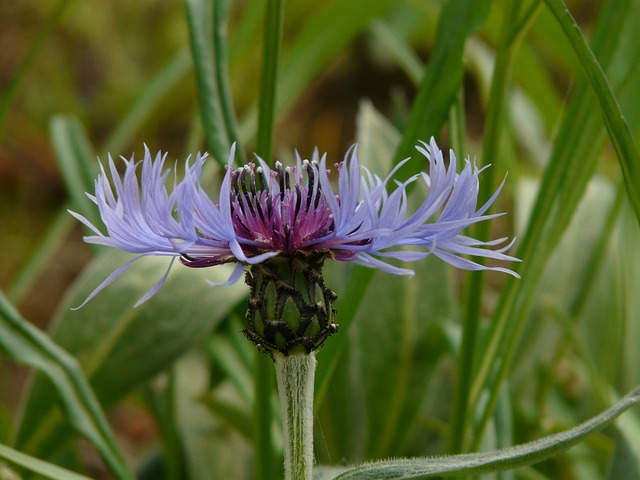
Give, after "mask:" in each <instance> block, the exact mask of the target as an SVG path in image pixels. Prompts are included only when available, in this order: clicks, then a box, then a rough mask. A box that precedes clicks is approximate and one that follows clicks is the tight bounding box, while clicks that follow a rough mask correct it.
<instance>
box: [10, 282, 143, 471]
mask: <svg viewBox="0 0 640 480" xmlns="http://www.w3.org/2000/svg"><path fill="white" fill-rule="evenodd" d="M0 349H1V350H2V351H3V352H4V353H6V354H7V355H8V356H9V357H10V358H12V359H14V360H15V361H17V362H20V363H24V364H27V365H30V366H32V367H34V368H36V369H38V371H39V372H41V375H44V376H46V378H47V379H48V380H49V381H50V382H51V383H47V384H46V385H47V387H48V390H49V392H48V395H47V397H46V398H44V399H41V401H44V402H46V403H47V404H48V405H49V407H50V408H52V407H53V402H51V399H52V398H57V397H59V399H60V402H61V404H62V408H63V410H64V412H65V415H66V417H67V419H68V421H69V422H70V423H71V425H73V427H74V428H76V429H77V430H78V431H79V432H81V433H82V434H83V435H85V436H86V437H87V438H88V439H89V440H90V441H91V442H92V443H93V444H94V445H95V447H96V448H97V450H98V451H99V452H100V454H101V455H102V458H103V459H104V461H105V463H106V464H107V465H108V466H109V468H110V469H111V470H112V472H113V473H114V474H115V475H117V476H118V478H122V479H126V478H133V475H132V473H131V472H130V470H129V469H128V467H127V465H126V463H125V461H124V459H123V458H122V455H121V454H120V451H119V450H118V447H117V445H116V442H115V439H114V437H113V434H112V432H111V430H110V429H109V425H108V423H107V420H106V418H105V416H104V414H103V413H102V409H101V408H100V404H99V403H98V401H97V400H96V398H95V396H94V394H93V392H92V391H91V388H90V387H89V384H88V383H87V381H86V379H85V377H84V375H83V374H82V370H81V369H80V366H79V365H78V362H77V361H76V360H75V359H74V358H73V357H72V356H70V355H69V354H68V353H67V352H66V351H64V350H63V349H62V348H60V347H59V346H58V345H56V344H55V343H54V342H52V341H51V339H50V338H49V337H48V336H47V335H46V334H45V333H43V332H41V331H40V330H38V329H37V328H36V327H34V326H33V325H31V324H30V323H28V322H27V321H26V320H25V319H23V318H22V317H21V316H20V315H19V314H18V312H17V311H16V310H15V309H14V308H13V306H12V305H11V304H10V303H9V302H8V301H7V299H6V298H5V297H4V295H3V294H2V293H1V292H0ZM42 378H43V377H41V379H42ZM43 383H44V382H43ZM52 388H53V389H55V390H54V391H53V392H52V391H51V390H52Z"/></svg>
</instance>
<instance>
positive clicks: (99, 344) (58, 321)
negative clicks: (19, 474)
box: [16, 251, 245, 458]
mask: <svg viewBox="0 0 640 480" xmlns="http://www.w3.org/2000/svg"><path fill="white" fill-rule="evenodd" d="M130 258H131V255H130V254H126V253H124V252H119V251H110V252H106V254H104V255H99V256H97V257H96V258H95V259H94V260H93V261H92V262H91V263H90V264H89V265H88V267H87V268H86V269H85V271H84V272H83V274H82V275H81V276H80V277H79V278H78V279H77V281H76V282H75V284H74V285H73V286H72V288H71V289H70V290H69V292H68V294H67V295H66V297H65V298H64V300H63V302H62V303H61V304H60V305H59V307H58V311H57V314H56V315H55V316H54V319H53V322H52V325H53V326H52V332H51V336H52V338H53V339H54V340H55V342H56V343H57V344H58V345H60V346H62V347H63V348H64V349H65V350H66V351H68V352H71V353H72V354H73V355H74V356H75V357H76V358H77V359H78V361H79V362H81V364H82V367H83V371H84V375H86V378H87V379H88V380H89V381H90V382H91V386H92V388H93V391H94V394H95V396H96V397H97V398H98V399H99V400H100V402H101V403H102V404H103V405H105V406H109V405H113V404H114V403H115V402H117V401H118V400H119V399H121V398H122V397H123V396H124V395H126V394H127V393H129V392H131V391H132V390H133V389H135V388H137V387H138V386H140V385H141V384H143V383H144V382H146V381H148V380H150V379H151V378H152V377H153V376H155V375H157V374H158V373H160V372H162V371H163V370H165V369H166V368H168V367H169V366H170V365H171V364H172V363H173V362H174V361H175V359H176V358H178V357H179V356H180V355H182V354H183V353H184V352H185V351H187V350H189V349H190V348H192V347H193V346H194V345H195V344H197V343H198V342H201V341H202V338H203V337H204V336H206V335H207V334H209V333H210V332H212V331H213V330H214V329H215V328H216V327H217V325H219V323H220V322H221V321H222V320H223V318H224V317H225V316H226V315H227V314H228V313H229V311H230V310H231V309H232V308H234V307H235V306H236V304H237V303H238V302H240V301H242V300H243V298H244V295H245V293H244V289H243V287H242V285H239V284H238V285H234V286H229V287H224V288H217V289H213V288H211V287H210V286H209V285H208V284H207V282H206V280H212V281H216V280H217V281H223V280H224V279H226V278H228V275H229V269H228V268H227V267H221V268H217V269H214V270H208V271H204V270H202V271H199V270H193V269H187V268H184V267H183V268H179V267H174V269H173V270H172V271H171V274H170V275H169V276H168V278H167V280H166V283H165V285H164V289H163V290H161V292H159V293H158V295H156V296H155V297H154V298H152V299H150V300H149V301H148V302H146V303H145V304H144V305H141V306H140V307H138V308H132V305H133V304H134V303H135V302H136V301H137V300H138V299H139V298H140V297H141V296H142V295H143V294H144V293H145V292H146V291H147V290H148V289H149V288H150V287H151V286H152V285H154V284H155V283H156V281H157V280H158V278H160V277H161V276H162V275H163V274H164V273H165V272H166V269H167V266H168V262H167V259H164V258H155V257H153V258H146V259H143V260H142V261H138V262H137V263H135V264H133V265H132V266H131V267H130V268H129V270H128V271H127V272H126V274H125V275H124V276H123V277H122V278H120V279H118V281H117V282H114V283H113V284H112V285H110V286H109V288H108V289H107V290H105V291H104V292H102V293H101V294H100V295H98V296H97V297H96V298H94V299H93V300H92V301H91V302H89V303H88V304H87V305H85V306H84V307H83V308H81V309H79V310H76V311H72V310H70V307H75V306H77V305H79V304H81V303H82V301H83V300H84V299H86V298H87V296H88V295H89V293H90V292H91V291H92V290H93V289H94V288H95V286H96V285H99V284H100V282H101V281H103V280H104V279H105V278H106V277H107V276H108V275H109V274H110V273H111V272H113V270H114V268H115V267H116V266H118V265H121V264H122V263H123V262H124V260H126V259H130ZM225 275H226V276H225ZM223 277H224V278H223ZM167 292H170V293H171V295H168V294H167ZM141 332H144V333H141ZM52 394H53V393H52V390H51V386H50V385H49V383H48V382H46V379H45V378H43V377H42V376H41V375H36V376H34V379H33V382H32V383H31V386H30V389H29V390H28V391H27V395H26V396H25V400H24V406H23V409H22V410H23V415H22V421H21V422H20V424H19V428H18V430H17V435H16V447H17V448H20V449H21V450H23V451H26V452H29V453H33V454H36V455H37V456H39V457H41V458H45V457H47V456H48V455H50V454H51V453H52V452H55V451H56V449H57V448H59V447H60V445H61V444H62V443H63V442H64V440H66V439H67V438H69V434H68V433H69V432H66V431H65V429H64V427H65V425H64V423H63V422H62V421H61V419H60V418H59V416H56V410H55V408H54V407H55V405H54V404H52V403H51V402H50V401H49V400H48V399H49V398H51V395H52Z"/></svg>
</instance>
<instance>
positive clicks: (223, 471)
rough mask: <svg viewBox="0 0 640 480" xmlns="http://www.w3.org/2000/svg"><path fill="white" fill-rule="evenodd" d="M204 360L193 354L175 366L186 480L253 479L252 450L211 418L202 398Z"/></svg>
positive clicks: (205, 380)
mask: <svg viewBox="0 0 640 480" xmlns="http://www.w3.org/2000/svg"><path fill="white" fill-rule="evenodd" d="M204 360H205V359H204V358H203V357H202V356H201V355H198V354H196V353H195V352H193V353H189V354H187V355H185V356H184V357H183V358H181V359H180V360H178V362H177V363H176V382H177V383H176V387H177V388H176V394H177V398H176V401H177V407H176V414H177V418H178V422H177V423H178V427H179V429H180V435H181V437H182V442H183V444H184V446H185V456H186V458H187V467H188V472H189V476H188V478H189V479H190V480H211V479H213V478H229V479H243V478H253V477H254V473H255V472H253V465H254V458H253V450H252V448H251V446H250V445H249V444H248V443H247V441H246V440H245V439H244V438H243V437H242V436H241V435H240V434H239V433H238V432H237V431H236V430H235V429H231V428H227V426H226V425H225V424H224V422H222V421H220V420H218V419H217V418H216V417H214V416H213V415H211V412H210V411H209V410H208V408H207V405H206V403H205V401H204V400H203V398H205V396H206V395H207V392H208V389H209V370H208V366H207V363H206V362H205V361H204Z"/></svg>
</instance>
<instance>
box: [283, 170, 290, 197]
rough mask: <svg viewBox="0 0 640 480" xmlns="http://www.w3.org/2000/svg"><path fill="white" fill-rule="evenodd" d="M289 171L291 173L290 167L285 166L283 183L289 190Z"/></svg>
mask: <svg viewBox="0 0 640 480" xmlns="http://www.w3.org/2000/svg"><path fill="white" fill-rule="evenodd" d="M290 173H291V167H287V168H285V174H284V181H285V185H286V187H287V190H289V191H291V178H290Z"/></svg>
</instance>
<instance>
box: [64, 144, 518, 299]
mask: <svg viewBox="0 0 640 480" xmlns="http://www.w3.org/2000/svg"><path fill="white" fill-rule="evenodd" d="M416 148H417V150H418V152H420V153H421V154H422V155H424V156H425V157H426V158H427V159H428V161H429V173H428V174H427V173H420V174H417V175H414V176H412V177H411V178H409V179H408V180H406V181H404V182H399V181H394V182H393V183H395V185H394V186H393V187H395V188H392V186H391V185H390V183H392V178H393V175H394V174H395V173H396V171H397V170H398V169H399V168H400V167H401V166H402V165H404V164H405V163H406V162H407V161H409V159H406V160H404V161H402V162H400V163H399V164H398V165H397V166H396V167H395V168H394V169H393V171H392V172H391V173H390V174H389V175H388V176H387V177H386V178H384V179H381V178H380V177H378V176H377V175H375V174H373V173H371V172H369V171H368V170H367V169H366V168H365V167H362V166H361V165H360V163H359V161H358V156H357V147H356V146H354V147H352V148H351V149H350V150H349V151H348V152H347V154H346V155H345V158H344V160H343V161H342V162H341V163H339V164H336V165H335V168H336V169H337V171H338V172H337V173H338V183H337V186H336V187H334V186H332V184H331V182H330V180H329V173H330V171H329V170H328V168H327V160H326V155H323V156H322V157H320V156H319V154H318V152H317V150H316V151H315V152H314V153H313V155H312V157H311V160H302V159H301V158H300V156H299V155H296V165H294V166H291V167H283V166H282V165H281V164H280V163H279V162H277V163H276V165H275V169H270V168H269V166H268V165H266V164H265V163H264V162H263V161H262V160H261V159H260V158H257V164H255V163H249V164H248V165H245V166H244V167H241V168H238V169H234V168H233V167H232V164H233V160H234V156H235V146H234V147H232V148H231V152H230V154H229V162H228V167H227V171H226V175H225V177H224V179H223V181H222V185H221V187H220V192H219V194H218V200H217V201H214V200H213V199H212V198H211V197H210V196H209V195H208V193H207V191H206V190H205V188H204V187H203V186H202V185H201V183H200V178H201V174H202V167H203V164H204V162H205V158H206V155H200V154H198V155H197V156H196V159H195V162H194V163H193V164H190V163H189V160H187V162H186V164H185V173H184V178H183V179H182V180H181V181H174V184H173V188H172V189H171V191H168V190H167V186H166V183H167V177H168V175H169V173H170V171H169V169H165V167H164V164H165V159H166V154H165V155H162V154H161V153H158V154H157V155H156V157H155V159H154V158H152V156H151V154H150V153H149V150H148V149H146V148H145V156H144V160H143V161H142V162H141V163H142V168H141V169H139V168H138V167H139V163H140V162H138V163H136V162H134V160H133V158H132V159H131V160H126V159H124V162H125V171H124V174H123V175H122V176H121V175H120V174H119V173H118V171H117V170H116V167H115V165H114V162H113V159H112V158H111V157H109V174H107V172H106V171H105V169H104V167H102V166H101V173H100V175H99V176H98V178H97V180H96V191H95V196H93V195H88V196H89V198H90V199H91V200H92V201H93V202H95V203H96V205H98V209H99V211H100V216H101V217H102V220H103V222H104V224H105V226H106V231H107V233H106V234H104V233H102V232H101V231H100V229H98V228H97V227H96V226H95V225H93V224H92V223H91V222H90V221H89V220H87V219H86V218H85V217H83V216H82V215H80V214H78V213H75V212H71V214H72V215H73V216H75V217H76V218H77V219H78V220H80V221H81V222H82V223H84V224H85V225H86V226H87V227H89V228H90V229H91V230H92V231H94V232H95V235H92V236H87V237H85V238H84V240H85V241H86V242H88V243H95V244H99V245H107V246H110V247H115V248H119V249H121V250H124V251H127V252H130V253H134V254H136V256H135V257H134V258H132V259H131V260H129V261H128V262H127V263H125V264H124V265H123V266H121V267H120V268H119V269H117V270H116V271H115V272H113V273H112V274H111V275H110V276H109V277H108V278H107V279H106V280H105V281H104V282H103V283H102V284H101V285H100V286H98V288H96V289H95V290H94V291H93V292H92V293H91V295H90V296H89V297H88V298H87V300H86V301H85V303H86V302H87V301H89V300H90V299H91V298H93V297H94V296H95V295H96V294H97V293H98V292H99V291H100V290H102V289H103V288H104V287H106V286H107V285H108V284H110V283H111V282H112V281H114V280H115V279H116V278H117V277H119V276H120V275H121V274H122V273H124V271H125V270H126V269H127V268H128V267H129V266H130V265H131V264H132V263H133V262H135V261H136V260H138V259H139V258H141V257H143V256H146V255H165V256H168V257H172V261H171V263H170V265H169V269H170V268H171V265H173V260H175V258H178V259H179V260H180V262H181V263H182V264H183V265H185V266H187V267H194V268H200V267H212V266H216V265H221V264H224V263H235V264H237V266H236V268H235V270H234V271H233V273H232V275H231V277H230V278H229V280H228V281H227V282H225V284H230V283H234V282H236V281H237V280H238V279H239V278H240V277H241V275H242V273H243V271H244V269H245V266H247V265H255V264H258V263H261V262H265V261H267V260H268V259H270V258H272V257H275V256H295V255H304V254H311V253H315V254H317V253H320V254H322V255H323V256H324V257H325V258H329V259H334V260H339V261H350V262H355V263H358V264H360V265H364V266H367V267H373V268H379V269H381V270H384V271H386V272H389V273H393V274H398V275H413V271H412V270H409V269H407V268H401V267H398V266H395V265H392V264H391V263H389V262H388V260H389V259H396V260H401V261H405V262H413V261H417V260H420V259H423V258H425V257H426V256H427V255H430V254H433V255H436V256H437V257H439V258H441V259H443V260H444V261H446V262H448V263H450V264H451V265H453V266H455V267H458V268H462V269H465V270H485V269H486V270H498V271H502V272H506V273H510V274H512V275H514V276H518V275H517V274H516V273H514V272H513V271H511V270H509V269H507V268H503V267H495V266H492V267H487V266H484V265H481V264H479V263H476V262H474V261H472V260H470V259H468V258H466V257H467V256H477V257H486V258H491V259H494V260H500V261H518V259H516V258H514V257H511V256H509V255H507V254H505V253H504V252H505V251H506V250H507V249H508V248H509V247H510V246H511V245H512V243H513V242H511V243H509V244H507V245H506V246H503V247H501V248H499V249H497V250H492V249H490V248H487V247H493V246H495V245H498V244H502V243H504V242H505V241H506V238H501V239H498V240H494V241H490V242H482V241H479V240H476V239H473V238H471V237H468V236H465V235H463V234H462V233H461V232H462V231H463V230H464V229H465V228H467V227H468V226H470V225H472V224H474V223H476V222H480V221H483V220H488V219H490V218H494V217H497V216H499V215H502V214H500V213H498V214H490V215H488V214H486V212H487V210H488V208H489V207H490V206H491V204H492V203H493V202H494V201H495V199H496V197H497V196H498V194H499V192H500V190H501V188H502V185H500V187H499V188H498V190H497V191H496V192H495V193H494V194H493V196H492V197H491V198H490V199H489V201H488V202H487V203H485V204H484V205H482V206H481V207H480V208H477V200H478V188H479V180H478V176H479V174H480V170H478V169H477V168H476V167H475V166H473V165H472V164H471V163H470V162H469V160H467V161H466V162H465V165H464V168H463V169H462V171H461V172H460V173H457V172H456V157H455V154H454V153H453V152H452V151H451V152H450V161H449V165H448V166H447V165H445V161H444V158H443V156H442V152H441V150H440V149H439V148H438V146H437V145H436V143H435V141H434V140H433V139H431V142H430V143H428V144H427V143H424V142H422V145H421V146H418V147H416ZM139 170H140V175H138V172H139ZM109 176H110V177H111V180H112V184H113V186H112V185H111V183H110V181H109V178H108V177H109ZM419 181H423V182H425V184H426V185H427V187H428V193H427V195H426V198H425V199H424V201H423V202H422V204H421V205H420V207H419V208H417V209H416V210H415V211H411V212H409V204H408V201H407V187H408V186H409V185H410V184H412V183H414V182H419ZM503 184H504V182H503ZM407 247H409V248H407ZM463 256H464V257H463ZM169 269H168V270H167V273H165V275H164V276H163V277H162V278H161V279H160V280H159V281H158V283H156V285H154V286H153V287H152V288H151V289H150V290H149V291H148V292H147V293H146V294H145V295H144V296H143V297H142V298H141V299H140V300H139V301H138V305H139V304H140V303H142V302H144V301H146V300H147V299H148V298H150V297H151V296H152V295H154V294H155V293H156V292H157V291H158V289H159V288H160V287H161V286H162V284H163V283H164V281H165V279H166V277H167V274H168V272H169ZM83 305H84V304H83Z"/></svg>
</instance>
